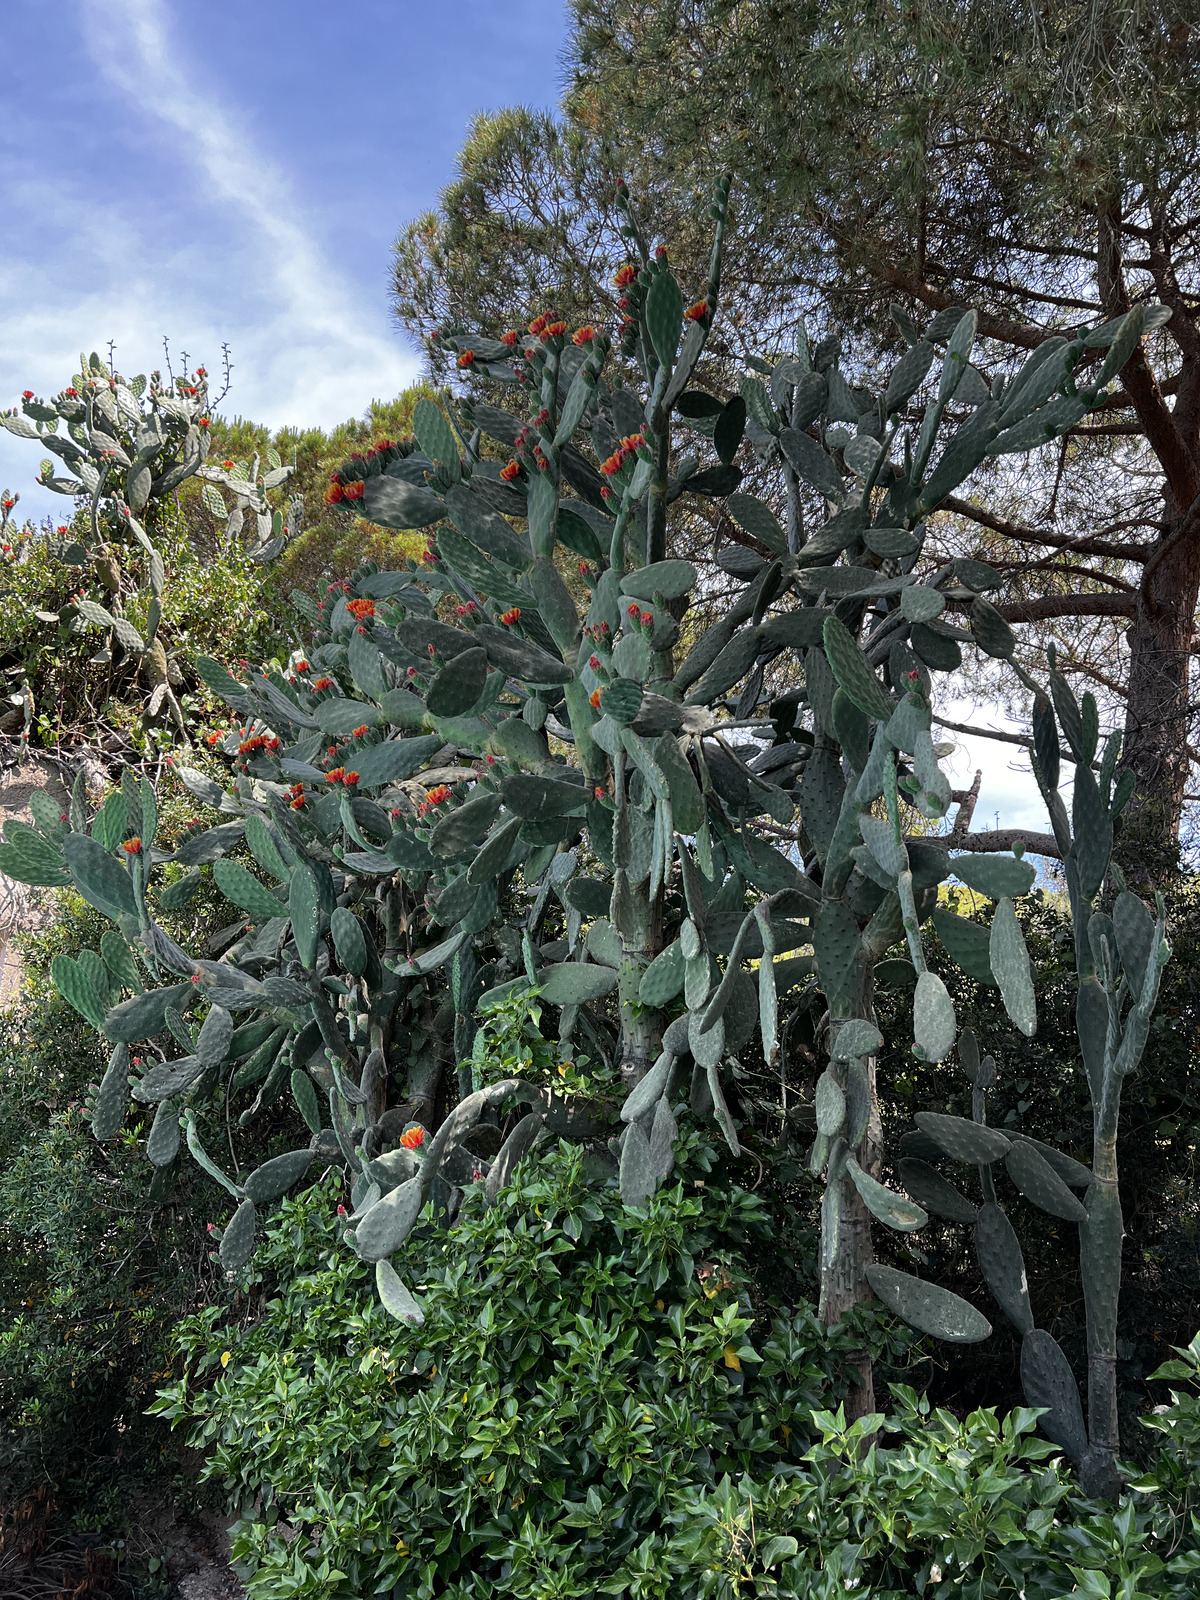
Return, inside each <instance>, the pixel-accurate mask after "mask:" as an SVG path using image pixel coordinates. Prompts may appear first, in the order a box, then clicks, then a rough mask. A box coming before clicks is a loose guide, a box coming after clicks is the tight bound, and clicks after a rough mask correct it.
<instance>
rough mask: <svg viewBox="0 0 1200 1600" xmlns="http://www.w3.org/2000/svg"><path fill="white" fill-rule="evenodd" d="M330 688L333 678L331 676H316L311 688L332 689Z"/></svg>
mask: <svg viewBox="0 0 1200 1600" xmlns="http://www.w3.org/2000/svg"><path fill="white" fill-rule="evenodd" d="M332 688H333V679H332V678H318V679H317V681H316V683H314V684H313V689H314V690H321V689H332Z"/></svg>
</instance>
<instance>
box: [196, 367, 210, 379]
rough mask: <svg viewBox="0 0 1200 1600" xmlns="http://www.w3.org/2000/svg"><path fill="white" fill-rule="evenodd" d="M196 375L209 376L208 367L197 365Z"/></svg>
mask: <svg viewBox="0 0 1200 1600" xmlns="http://www.w3.org/2000/svg"><path fill="white" fill-rule="evenodd" d="M196 376H197V377H198V378H207V377H208V369H207V368H206V367H197V368H196Z"/></svg>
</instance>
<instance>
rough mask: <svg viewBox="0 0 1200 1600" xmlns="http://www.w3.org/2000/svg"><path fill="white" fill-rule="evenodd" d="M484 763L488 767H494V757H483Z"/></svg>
mask: <svg viewBox="0 0 1200 1600" xmlns="http://www.w3.org/2000/svg"><path fill="white" fill-rule="evenodd" d="M484 761H485V763H486V764H487V765H488V766H489V767H494V766H495V765H496V758H495V756H485V757H484Z"/></svg>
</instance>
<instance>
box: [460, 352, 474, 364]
mask: <svg viewBox="0 0 1200 1600" xmlns="http://www.w3.org/2000/svg"><path fill="white" fill-rule="evenodd" d="M458 364H459V366H460V367H471V366H474V364H475V352H474V350H464V351H463V353H462V355H460V356H459V358H458Z"/></svg>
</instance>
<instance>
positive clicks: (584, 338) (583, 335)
mask: <svg viewBox="0 0 1200 1600" xmlns="http://www.w3.org/2000/svg"><path fill="white" fill-rule="evenodd" d="M595 337H596V330H595V328H593V327H592V325H591V323H590V322H587V323H585V324H584V325H583V327H582V328H577V329H576V330H575V332H574V333H573V334H572V335H571V343H572V344H591V342H592V340H593V339H594V338H595Z"/></svg>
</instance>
